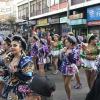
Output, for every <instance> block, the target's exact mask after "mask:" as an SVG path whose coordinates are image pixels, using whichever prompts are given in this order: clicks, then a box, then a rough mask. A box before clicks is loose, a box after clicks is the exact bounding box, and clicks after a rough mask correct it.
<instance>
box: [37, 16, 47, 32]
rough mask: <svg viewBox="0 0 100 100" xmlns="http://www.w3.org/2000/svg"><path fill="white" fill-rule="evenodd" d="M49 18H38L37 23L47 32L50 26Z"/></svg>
mask: <svg viewBox="0 0 100 100" xmlns="http://www.w3.org/2000/svg"><path fill="white" fill-rule="evenodd" d="M48 25H49V23H48V19H47V18H43V19H38V20H37V25H36V27H40V28H41V31H42V32H45V30H46V28H47V27H48Z"/></svg>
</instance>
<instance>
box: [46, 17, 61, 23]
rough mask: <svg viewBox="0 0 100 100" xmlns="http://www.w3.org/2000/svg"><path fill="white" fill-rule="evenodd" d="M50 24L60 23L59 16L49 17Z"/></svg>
mask: <svg viewBox="0 0 100 100" xmlns="http://www.w3.org/2000/svg"><path fill="white" fill-rule="evenodd" d="M48 22H49V24H58V23H59V22H60V20H59V18H49V19H48Z"/></svg>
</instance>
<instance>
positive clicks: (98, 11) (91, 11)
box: [87, 5, 100, 21]
mask: <svg viewBox="0 0 100 100" xmlns="http://www.w3.org/2000/svg"><path fill="white" fill-rule="evenodd" d="M95 20H100V5H99V6H95V7H90V8H88V9H87V21H95Z"/></svg>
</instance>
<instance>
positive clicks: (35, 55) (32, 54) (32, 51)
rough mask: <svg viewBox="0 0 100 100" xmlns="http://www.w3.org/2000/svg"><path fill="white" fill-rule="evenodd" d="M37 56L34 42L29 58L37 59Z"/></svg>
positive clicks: (36, 47) (36, 46)
mask: <svg viewBox="0 0 100 100" xmlns="http://www.w3.org/2000/svg"><path fill="white" fill-rule="evenodd" d="M37 55H38V43H37V42H35V43H34V44H33V46H32V50H31V56H32V57H37Z"/></svg>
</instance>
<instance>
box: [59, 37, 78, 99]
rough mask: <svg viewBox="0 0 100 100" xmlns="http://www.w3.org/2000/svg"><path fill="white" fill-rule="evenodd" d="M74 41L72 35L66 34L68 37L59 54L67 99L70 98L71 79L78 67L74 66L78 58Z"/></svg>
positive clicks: (75, 41)
mask: <svg viewBox="0 0 100 100" xmlns="http://www.w3.org/2000/svg"><path fill="white" fill-rule="evenodd" d="M76 43H77V40H76V38H75V37H74V36H68V38H67V39H65V41H64V44H65V45H66V47H65V48H64V51H63V52H62V54H61V67H60V71H61V73H62V75H63V78H64V85H65V90H66V94H67V96H68V100H72V97H71V79H72V77H73V76H74V75H75V74H76V73H77V72H78V68H77V66H76V63H77V60H78V51H77V50H76Z"/></svg>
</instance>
